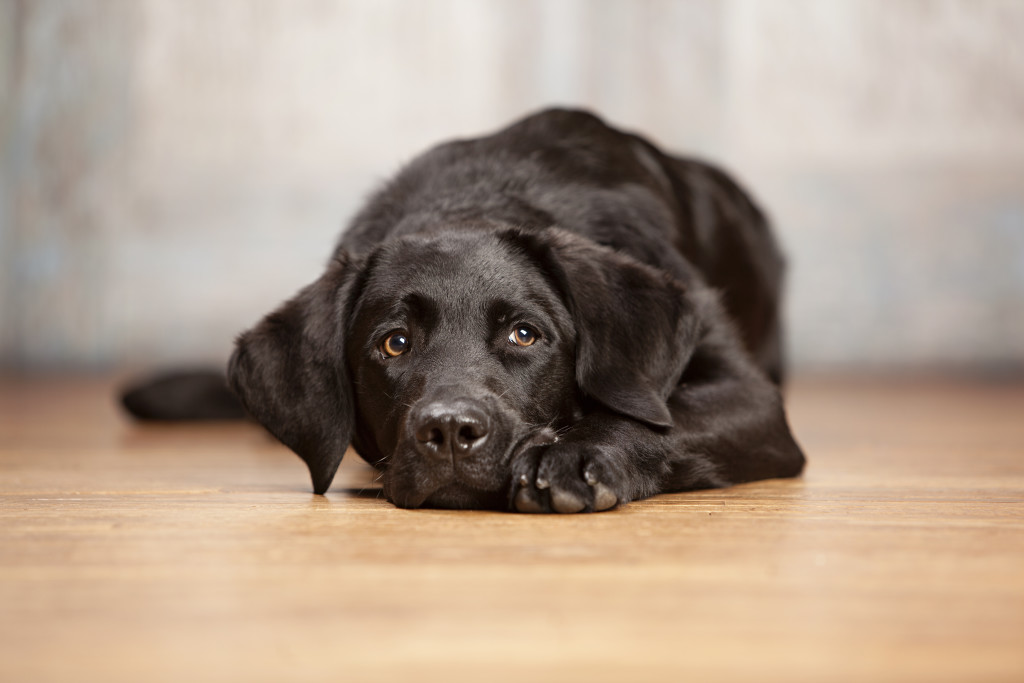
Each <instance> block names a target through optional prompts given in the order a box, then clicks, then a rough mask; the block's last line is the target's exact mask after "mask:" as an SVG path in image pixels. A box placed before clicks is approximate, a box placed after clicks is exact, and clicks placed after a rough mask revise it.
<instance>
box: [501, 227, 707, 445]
mask: <svg viewBox="0 0 1024 683" xmlns="http://www.w3.org/2000/svg"><path fill="white" fill-rule="evenodd" d="M520 239H525V240H527V241H528V242H532V243H533V244H532V248H531V249H530V250H531V251H534V252H535V253H536V252H537V248H538V245H539V246H540V252H541V254H544V252H546V254H544V255H543V256H542V266H543V267H544V268H545V269H546V270H548V272H549V274H550V275H552V276H553V277H554V279H555V281H556V284H557V285H558V287H559V288H560V289H561V290H562V296H563V298H564V300H565V301H566V302H567V304H568V307H569V310H570V312H571V314H572V317H573V322H574V323H575V326H576V335H577V341H576V381H577V383H578V384H579V386H580V389H582V391H583V393H584V394H586V395H587V396H590V397H591V398H594V399H596V400H597V401H599V402H600V403H602V404H603V405H605V406H606V407H608V408H611V409H612V410H614V411H616V412H619V413H622V414H624V415H628V416H629V417H632V418H634V419H637V420H640V421H642V422H645V423H647V424H650V425H653V426H657V427H668V426H670V425H671V424H672V417H671V415H670V413H669V411H668V407H667V405H666V400H667V399H668V396H669V394H671V393H672V390H673V389H674V388H675V386H676V385H677V384H678V383H679V378H680V376H681V375H682V373H683V369H684V368H685V367H686V364H687V362H688V361H689V359H690V356H691V355H692V354H693V351H694V348H695V347H696V345H697V340H698V334H699V329H700V323H699V320H698V314H697V307H696V306H695V305H694V303H693V302H692V301H691V299H690V297H689V296H688V295H687V291H686V288H685V287H684V285H683V284H682V283H680V282H679V281H677V280H675V279H673V278H672V277H671V276H669V275H668V274H667V273H664V272H662V271H659V270H657V269H655V268H651V267H650V266H647V265H645V264H642V263H640V262H639V261H637V260H635V259H633V258H630V257H629V256H626V255H624V254H621V253H619V252H616V251H614V250H612V249H609V248H606V247H603V246H600V245H598V244H595V243H594V242H591V241H590V240H587V239H584V238H581V237H578V236H576V235H573V234H571V233H568V232H565V231H562V230H558V229H549V230H545V231H543V232H541V233H536V234H532V235H527V234H524V233H520ZM544 260H546V263H543V261H544Z"/></svg>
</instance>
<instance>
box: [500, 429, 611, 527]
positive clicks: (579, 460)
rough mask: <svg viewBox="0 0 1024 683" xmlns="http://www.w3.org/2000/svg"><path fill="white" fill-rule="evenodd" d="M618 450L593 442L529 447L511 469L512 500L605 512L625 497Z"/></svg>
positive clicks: (549, 508)
mask: <svg viewBox="0 0 1024 683" xmlns="http://www.w3.org/2000/svg"><path fill="white" fill-rule="evenodd" d="M621 469H622V468H621V466H620V465H619V458H618V457H617V454H616V452H614V451H612V450H611V449H609V448H608V447H605V446H601V445H597V444H592V443H584V442H580V443H573V442H558V443H554V444H551V445H550V446H539V447H534V448H529V449H527V450H526V451H524V452H523V453H521V454H520V455H519V457H517V458H516V460H515V462H514V463H513V469H512V475H513V478H512V488H513V494H512V505H513V506H514V507H515V509H516V510H518V511H519V512H561V513H573V512H600V511H602V510H609V509H611V508H613V507H615V506H616V505H618V504H619V503H620V502H625V496H624V495H623V492H622V487H621V483H622V481H623V475H622V474H621Z"/></svg>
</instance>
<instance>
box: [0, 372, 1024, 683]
mask: <svg viewBox="0 0 1024 683" xmlns="http://www.w3.org/2000/svg"><path fill="white" fill-rule="evenodd" d="M111 396H112V383H111V381H109V380H90V379H73V378H72V379H49V380H38V379H36V380H25V379H6V380H3V382H2V388H0V680H2V681H4V682H8V681H10V682H15V681H63V680H76V681H105V682H110V681H140V680H144V681H182V680H190V681H205V680H245V681H313V680H353V681H358V680H369V679H371V678H372V679H373V680H375V681H399V680H401V681H409V680H415V681H434V680H450V681H458V680H467V681H468V680H472V681H506V680H507V681H522V680H526V679H529V680H538V681H542V680H558V681H575V680H583V681H588V683H592V682H593V681H605V680H609V681H610V680H669V679H670V678H671V679H675V680H682V678H683V677H687V678H690V679H694V680H701V681H714V680H737V681H787V682H789V681H826V680H827V681H842V680H850V681H853V680H857V681H863V680H872V681H968V680H969V681H1020V680H1024V419H1022V416H1024V386H1020V385H999V384H983V383H974V382H962V381H960V382H957V381H952V380H945V381H943V380H913V381H911V380H900V381H894V380H888V381H879V380H873V379H870V378H866V379H865V378H861V379H850V378H845V379H844V378H833V379H820V380H804V381H799V382H797V383H795V384H794V385H793V386H792V387H791V389H790V391H789V403H790V413H791V417H792V422H793V424H794V428H795V431H796V433H797V434H798V436H799V438H800V439H801V441H802V443H803V445H804V447H805V448H806V450H807V452H808V455H809V457H810V462H811V465H810V467H809V468H808V471H807V473H806V475H805V476H804V477H803V478H802V479H799V480H795V481H769V482H761V483H755V484H749V485H745V486H740V487H735V488H733V489H728V490H723V491H706V492H698V493H690V494H678V495H666V496H660V497H657V498H655V499H653V500H649V501H644V502H640V503H633V504H630V505H628V506H626V507H625V508H623V509H620V510H617V511H614V512H610V513H603V514H596V515H586V516H525V515H514V514H496V513H475V512H474V513H469V512H446V511H429V510H423V511H406V510H399V509H395V508H394V507H392V506H391V505H389V504H388V503H387V502H385V501H383V500H381V499H380V498H379V496H378V492H377V490H376V487H375V486H374V484H373V480H372V474H371V473H370V471H369V470H368V468H366V467H365V465H362V464H361V463H360V462H359V461H358V460H357V459H356V458H354V457H349V458H347V459H346V462H345V464H344V465H343V470H342V473H341V475H340V477H339V480H338V482H337V483H336V484H335V489H334V490H333V491H332V492H331V493H330V494H329V495H328V496H326V497H319V496H314V495H312V494H311V493H310V492H309V491H310V488H309V482H308V479H307V475H306V472H305V470H304V466H303V465H302V463H301V462H300V461H299V459H298V458H296V457H295V456H293V455H291V454H290V453H289V452H288V451H286V450H285V449H284V448H283V447H281V446H280V445H278V444H276V443H275V442H273V441H271V440H269V439H268V438H267V437H265V436H264V434H263V433H262V432H261V431H259V430H258V429H257V428H255V427H253V426H251V425H212V426H188V427H151V426H138V425H134V424H132V423H130V422H128V421H127V420H126V419H125V418H123V417H122V416H121V415H120V414H119V413H118V411H117V409H116V407H115V406H114V405H113V403H112V401H111Z"/></svg>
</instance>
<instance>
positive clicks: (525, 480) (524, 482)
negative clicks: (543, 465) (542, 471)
mask: <svg viewBox="0 0 1024 683" xmlns="http://www.w3.org/2000/svg"><path fill="white" fill-rule="evenodd" d="M519 485H520V486H529V485H530V477H529V475H526V474H520V475H519Z"/></svg>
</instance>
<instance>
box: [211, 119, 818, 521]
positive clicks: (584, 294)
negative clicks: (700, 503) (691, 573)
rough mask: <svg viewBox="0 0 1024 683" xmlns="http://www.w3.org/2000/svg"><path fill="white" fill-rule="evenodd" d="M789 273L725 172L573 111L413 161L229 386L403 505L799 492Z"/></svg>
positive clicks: (274, 321) (294, 438) (592, 506)
mask: <svg viewBox="0 0 1024 683" xmlns="http://www.w3.org/2000/svg"><path fill="white" fill-rule="evenodd" d="M782 270H783V262H782V258H781V256H780V255H779V252H778V250H777V248H776V246H775V243H774V241H773V240H772V237H771V235H770V233H769V230H768V226H767V224H766V221H765V219H764V217H763V216H762V214H761V212H760V211H758V209H757V208H756V207H755V206H754V204H753V203H752V202H751V200H750V199H749V197H747V196H746V195H745V194H744V193H743V191H742V190H740V188H739V187H737V185H736V184H735V183H734V182H733V181H732V180H730V179H729V178H728V177H727V176H726V175H725V174H723V173H722V172H721V171H719V170H717V169H714V168H712V167H710V166H708V165H705V164H703V163H699V162H696V161H692V160H685V159H680V158H677V157H673V156H669V155H667V154H665V153H664V152H662V151H660V150H659V149H658V148H657V147H655V146H654V145H652V144H651V143H650V142H648V141H646V140H645V139H643V138H641V137H639V136H637V135H633V134H629V133H625V132H622V131H619V130H616V129H614V128H611V127H609V126H607V125H606V124H605V123H603V122H602V121H601V120H600V119H598V118H596V117H595V116H593V115H591V114H588V113H585V112H580V111H564V110H549V111H544V112H541V113H539V114H536V115H533V116H530V117H529V118H526V119H524V120H522V121H520V122H518V123H516V124H514V125H512V126H511V127H509V128H506V129H505V130H502V131H500V132H498V133H496V134H494V135H491V136H488V137H484V138H479V139H474V140H460V141H455V142H450V143H447V144H443V145H441V146H439V147H436V148H434V149H432V150H430V151H429V152H427V153H426V154H424V155H422V156H420V157H418V158H417V159H415V160H414V161H413V162H412V163H410V164H409V165H408V166H407V167H406V168H405V169H403V170H402V171H401V172H400V173H399V174H398V175H397V176H396V177H395V178H394V179H393V180H392V181H391V182H390V183H389V184H388V185H387V186H386V187H385V188H384V189H382V190H381V191H379V192H378V193H377V194H376V195H375V196H374V197H373V198H371V199H370V201H369V202H368V204H367V205H366V207H365V208H364V209H363V210H362V212H361V213H359V214H358V215H357V216H356V217H355V219H354V220H353V221H352V224H351V226H350V227H349V229H348V230H347V232H346V233H345V234H344V235H343V237H342V238H341V242H340V243H339V245H338V247H337V249H336V250H335V253H334V257H333V259H332V261H331V262H330V264H329V265H328V267H327V270H326V272H325V273H324V274H323V275H322V276H321V277H320V278H319V279H318V280H316V281H315V282H314V283H312V284H311V285H309V286H308V287H306V288H305V289H303V290H302V291H301V292H299V294H298V295H297V296H296V297H295V298H293V299H291V300H290V301H288V302H287V303H285V304H284V305H283V306H281V307H280V308H279V309H277V310H276V311H274V312H273V313H271V314H270V315H268V316H267V317H266V318H264V319H263V320H262V321H261V322H260V323H259V324H258V325H257V326H256V327H254V328H253V329H251V330H249V331H248V332H245V333H244V334H242V335H241V336H240V337H239V339H238V346H237V349H236V351H235V353H234V355H233V356H232V358H231V361H230V364H229V367H228V380H229V383H230V385H231V387H232V388H233V390H234V392H235V393H236V394H237V396H238V397H239V398H241V401H242V403H243V404H244V406H245V408H246V409H247V411H248V412H249V413H250V414H251V415H252V416H253V417H255V418H256V419H257V420H258V421H259V422H261V423H262V424H263V425H264V426H266V428H267V429H269V430H270V431H271V432H272V433H273V434H274V435H275V436H276V437H277V438H278V439H280V440H281V441H282V442H284V443H285V444H286V445H287V446H289V447H290V448H291V449H292V450H294V451H295V452H296V453H298V454H299V456H301V457H302V459H303V460H304V461H305V462H306V464H307V465H308V466H309V471H310V474H311V475H312V478H313V488H314V490H315V491H316V492H317V493H323V492H325V491H326V490H327V488H328V487H329V486H330V483H331V480H332V478H333V477H334V473H335V471H336V470H337V468H338V465H339V464H340V462H341V459H342V456H343V454H344V453H345V450H346V449H347V448H348V446H349V444H350V443H351V444H352V445H353V446H354V447H355V449H356V450H357V451H358V452H359V454H360V455H361V456H362V457H363V458H365V459H366V460H367V461H368V462H370V463H371V464H373V465H375V466H377V467H378V468H380V469H381V470H383V484H384V493H385V494H386V495H387V497H388V499H389V500H391V501H393V502H394V503H395V504H396V505H399V506H402V507H418V506H437V507H452V508H499V509H508V508H513V509H516V510H520V511H523V512H547V511H556V512H584V511H593V510H605V509H608V508H611V507H614V506H615V505H616V504H619V503H624V502H626V501H630V500H636V499H639V498H645V497H647V496H651V495H654V494H656V493H661V492H667V491H681V490H687V489H697V488H708V487H720V486H728V485H730V484H735V483H738V482H744V481H751V480H755V479H764V478H769V477H790V476H795V475H797V474H799V473H800V471H801V469H802V468H803V463H804V457H803V454H802V453H801V452H800V448H799V447H798V446H797V444H796V443H795V441H794V440H793V437H792V435H791V433H790V430H789V427H788V426H787V423H786V418H785V414H784V411H783V406H782V400H781V397H780V394H779V390H778V386H777V385H778V383H779V382H781V379H782V361H781V356H780V354H781V346H780V339H779V336H780V329H779V294H780V281H781V277H782Z"/></svg>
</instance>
